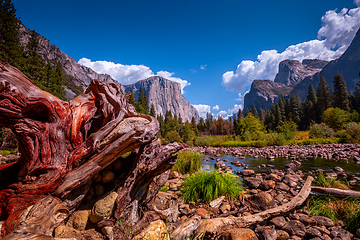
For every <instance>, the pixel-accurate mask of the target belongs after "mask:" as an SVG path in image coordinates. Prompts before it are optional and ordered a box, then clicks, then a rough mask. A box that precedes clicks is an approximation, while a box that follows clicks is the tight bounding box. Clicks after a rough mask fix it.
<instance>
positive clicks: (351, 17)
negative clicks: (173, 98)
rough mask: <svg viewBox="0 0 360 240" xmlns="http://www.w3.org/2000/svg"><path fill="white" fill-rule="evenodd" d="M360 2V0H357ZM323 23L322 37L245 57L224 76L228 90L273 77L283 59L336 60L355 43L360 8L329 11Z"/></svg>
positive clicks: (357, 2) (239, 88) (223, 82)
mask: <svg viewBox="0 0 360 240" xmlns="http://www.w3.org/2000/svg"><path fill="white" fill-rule="evenodd" d="M355 3H356V4H357V5H358V6H359V5H360V0H355ZM321 20H322V22H323V26H322V27H321V29H320V30H319V32H318V39H316V40H311V41H308V42H303V43H299V44H296V45H291V46H289V47H288V48H286V49H285V50H284V51H283V52H281V53H279V52H278V51H277V50H265V51H262V52H261V54H259V55H258V56H257V61H250V60H244V61H242V62H241V63H240V64H239V65H238V66H237V68H236V70H235V72H234V71H228V72H226V73H224V74H223V76H222V85H223V86H225V88H226V90H229V91H234V90H235V91H237V92H240V93H243V92H244V91H245V90H246V89H248V88H249V86H250V85H251V83H252V81H253V80H255V79H270V80H273V79H274V78H275V75H276V73H277V71H278V65H279V63H280V62H281V61H282V60H285V59H292V60H298V61H302V60H303V59H307V58H308V59H314V58H317V59H322V60H332V59H336V58H338V57H340V56H341V54H342V53H343V52H344V51H345V50H346V48H347V47H348V46H349V44H350V43H351V40H352V39H353V37H354V36H355V33H356V31H357V30H358V29H359V27H360V8H355V9H351V10H349V11H348V9H346V8H344V9H343V10H341V11H340V12H338V13H337V12H336V11H333V10H331V11H328V12H326V14H325V15H324V16H323V17H322V19H321Z"/></svg>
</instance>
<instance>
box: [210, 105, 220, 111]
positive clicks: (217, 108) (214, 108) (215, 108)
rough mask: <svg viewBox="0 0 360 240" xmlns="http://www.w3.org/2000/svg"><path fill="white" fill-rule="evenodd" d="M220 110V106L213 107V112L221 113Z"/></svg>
mask: <svg viewBox="0 0 360 240" xmlns="http://www.w3.org/2000/svg"><path fill="white" fill-rule="evenodd" d="M219 109H220V107H219V105H215V106H213V107H212V110H215V111H219Z"/></svg>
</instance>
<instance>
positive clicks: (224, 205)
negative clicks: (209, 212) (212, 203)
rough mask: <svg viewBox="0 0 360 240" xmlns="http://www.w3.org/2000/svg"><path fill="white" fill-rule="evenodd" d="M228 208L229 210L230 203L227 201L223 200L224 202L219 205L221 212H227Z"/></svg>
mask: <svg viewBox="0 0 360 240" xmlns="http://www.w3.org/2000/svg"><path fill="white" fill-rule="evenodd" d="M230 210H231V206H230V204H229V203H227V202H224V203H223V204H222V205H221V207H220V211H221V212H222V213H227V212H229V211H230Z"/></svg>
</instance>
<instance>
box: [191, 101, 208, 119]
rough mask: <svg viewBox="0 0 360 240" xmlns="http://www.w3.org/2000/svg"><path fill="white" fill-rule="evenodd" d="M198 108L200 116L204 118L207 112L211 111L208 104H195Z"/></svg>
mask: <svg viewBox="0 0 360 240" xmlns="http://www.w3.org/2000/svg"><path fill="white" fill-rule="evenodd" d="M193 106H194V107H195V108H196V110H197V111H198V113H199V115H200V117H202V118H204V119H205V118H206V113H209V112H210V106H209V105H206V104H198V105H193Z"/></svg>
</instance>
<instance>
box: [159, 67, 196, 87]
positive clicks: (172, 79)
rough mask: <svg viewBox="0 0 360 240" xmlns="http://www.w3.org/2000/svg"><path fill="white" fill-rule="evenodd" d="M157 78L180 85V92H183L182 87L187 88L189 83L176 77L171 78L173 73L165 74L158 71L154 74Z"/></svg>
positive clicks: (165, 72)
mask: <svg viewBox="0 0 360 240" xmlns="http://www.w3.org/2000/svg"><path fill="white" fill-rule="evenodd" d="M156 75H157V76H160V77H163V78H166V79H169V80H171V81H174V82H177V83H180V85H181V91H182V92H184V87H186V86H189V85H190V83H189V82H188V81H186V80H183V79H181V78H178V77H173V75H174V73H173V72H167V71H159V72H157V73H156Z"/></svg>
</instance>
